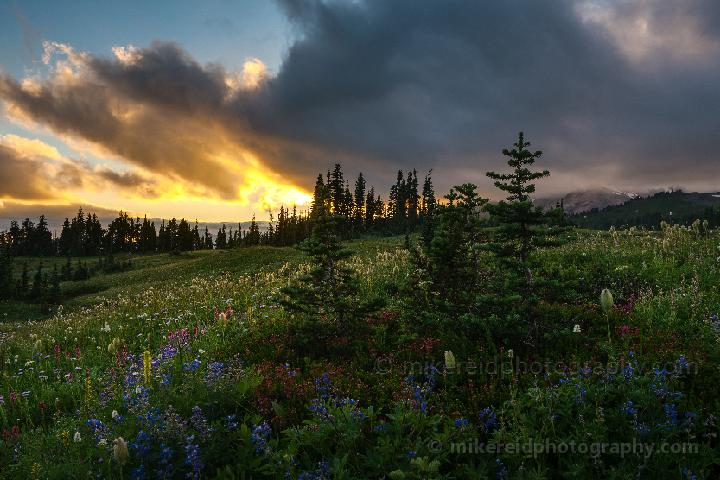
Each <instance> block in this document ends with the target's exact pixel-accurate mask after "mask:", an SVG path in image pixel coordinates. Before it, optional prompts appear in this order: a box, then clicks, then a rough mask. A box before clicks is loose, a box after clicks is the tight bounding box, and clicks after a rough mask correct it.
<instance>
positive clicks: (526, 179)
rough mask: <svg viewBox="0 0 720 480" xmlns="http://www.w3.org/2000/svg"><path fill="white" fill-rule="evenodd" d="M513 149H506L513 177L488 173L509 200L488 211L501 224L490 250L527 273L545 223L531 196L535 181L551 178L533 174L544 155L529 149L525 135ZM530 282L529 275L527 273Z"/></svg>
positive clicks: (505, 153)
mask: <svg viewBox="0 0 720 480" xmlns="http://www.w3.org/2000/svg"><path fill="white" fill-rule="evenodd" d="M513 146H514V148H512V149H503V152H502V153H503V155H505V156H506V157H508V161H507V163H508V165H509V166H510V167H511V168H512V171H511V172H510V173H496V172H488V173H487V176H488V177H490V178H491V179H493V180H495V186H496V187H497V188H499V189H500V190H502V191H503V192H506V193H507V194H508V195H507V198H506V199H505V200H502V201H500V202H498V203H497V204H495V205H488V207H487V210H488V211H489V212H490V214H491V215H493V217H494V219H495V220H496V221H497V223H498V225H499V226H498V230H497V232H496V233H497V234H496V238H495V241H494V242H493V243H492V244H491V249H492V250H493V251H494V252H495V253H496V255H497V256H498V257H500V258H501V259H503V260H505V261H510V262H512V263H514V265H515V267H517V268H520V269H522V270H525V269H527V268H528V265H527V261H528V258H529V256H530V253H531V252H532V251H533V249H534V248H535V247H536V239H538V238H539V237H542V235H543V232H542V230H541V228H540V227H541V226H543V225H544V224H545V223H546V217H545V213H544V212H543V210H542V209H541V208H539V207H535V206H534V205H533V202H532V199H531V197H530V195H531V194H532V193H534V192H535V184H534V183H533V182H534V181H535V180H538V179H540V178H544V177H547V176H549V175H550V172H548V171H547V170H543V171H532V170H530V167H532V165H533V164H534V163H535V160H536V159H538V158H540V156H542V152H541V151H539V150H538V151H535V152H531V151H530V150H528V149H527V147H529V146H530V142H526V141H525V137H524V135H523V133H522V132H520V133H519V134H518V141H517V142H516V143H514V144H513ZM527 277H528V278H527V279H528V282H530V280H531V278H530V271H529V270H528V271H527Z"/></svg>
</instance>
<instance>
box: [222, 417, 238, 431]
mask: <svg viewBox="0 0 720 480" xmlns="http://www.w3.org/2000/svg"><path fill="white" fill-rule="evenodd" d="M237 427H238V422H237V415H228V416H227V417H225V428H227V429H228V430H230V431H232V430H235V429H236V428H237Z"/></svg>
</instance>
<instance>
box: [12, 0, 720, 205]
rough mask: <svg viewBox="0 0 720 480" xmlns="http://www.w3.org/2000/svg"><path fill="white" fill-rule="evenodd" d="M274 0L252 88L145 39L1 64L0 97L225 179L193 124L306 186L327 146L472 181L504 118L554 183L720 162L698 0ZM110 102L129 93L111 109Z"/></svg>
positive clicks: (708, 41)
mask: <svg viewBox="0 0 720 480" xmlns="http://www.w3.org/2000/svg"><path fill="white" fill-rule="evenodd" d="M279 3H280V5H281V7H282V8H283V9H284V11H285V12H286V14H287V17H288V19H289V21H290V22H291V24H292V25H293V27H294V32H295V35H296V38H295V39H294V41H293V43H291V45H290V47H289V49H288V51H287V53H286V56H285V60H284V62H283V64H282V66H281V67H280V69H279V71H278V72H277V75H276V76H274V77H271V78H268V79H267V80H266V81H264V82H262V83H261V84H260V86H259V87H258V88H255V89H245V90H243V89H240V90H237V89H234V88H232V87H231V86H230V85H229V83H228V81H227V80H228V77H229V76H230V75H229V74H228V72H227V71H225V69H224V68H223V67H221V66H219V65H212V64H211V65H201V64H199V63H198V62H197V61H195V60H194V59H193V58H191V57H190V56H189V55H188V54H187V53H186V52H185V51H183V50H182V49H181V48H180V47H178V46H177V45H175V44H170V43H155V44H153V45H152V46H150V47H149V48H146V49H142V50H139V55H138V56H137V58H136V59H135V60H134V61H131V62H123V61H120V60H117V59H104V58H95V57H90V56H88V57H86V59H85V60H84V67H85V68H86V69H87V70H88V72H89V73H87V74H86V75H87V76H88V78H86V79H85V81H81V82H76V83H70V84H67V85H63V84H58V83H57V82H55V83H53V82H45V83H44V84H43V89H42V90H41V92H40V93H30V92H26V91H24V90H23V89H22V88H21V86H20V85H19V83H18V82H17V81H15V80H13V79H11V78H9V77H7V76H6V77H3V78H1V79H0V97H2V98H4V99H5V100H6V101H8V102H9V103H12V104H14V105H16V106H19V108H20V109H21V110H23V111H24V112H26V113H27V114H29V115H30V116H31V117H32V118H34V119H36V120H38V121H41V122H44V123H48V124H50V125H51V126H52V127H53V128H55V129H57V130H60V131H63V132H68V133H73V134H76V135H80V136H83V137H85V138H88V139H90V140H92V141H95V142H98V143H100V144H102V145H104V146H106V147H107V148H109V149H110V150H111V151H113V152H115V153H117V154H119V155H121V156H123V157H124V158H126V159H127V160H128V161H131V162H134V163H136V164H138V165H142V166H143V167H146V168H148V169H150V170H152V171H154V172H158V171H167V172H169V173H170V174H173V175H177V176H179V177H182V178H184V179H186V180H189V181H193V182H198V183H199V184H201V185H214V186H218V185H220V187H221V189H222V190H224V191H232V188H231V185H228V183H227V180H228V179H230V178H233V177H232V175H230V174H229V173H228V171H226V170H224V169H223V168H222V167H218V166H217V164H216V163H214V162H213V161H212V160H211V159H210V158H209V156H208V152H207V150H208V148H210V147H211V146H209V145H204V144H203V141H202V138H208V139H209V140H208V142H220V143H222V142H230V143H231V144H234V145H238V146H242V147H244V148H249V149H251V150H253V151H255V152H256V153H257V154H258V155H259V156H260V158H261V160H262V161H263V162H264V163H265V164H267V165H269V166H270V167H271V168H272V169H273V170H275V171H277V172H281V173H283V174H284V175H285V176H287V177H288V178H290V179H292V180H294V181H298V182H302V183H303V184H304V185H305V186H308V185H309V184H310V183H311V182H312V179H313V178H314V175H313V174H314V173H315V172H317V171H320V170H324V169H325V168H326V167H327V165H328V163H331V162H334V161H335V160H346V162H347V163H351V165H348V170H351V171H357V170H360V169H362V170H363V171H365V173H366V174H368V176H369V177H370V178H371V180H374V181H375V182H379V184H380V185H384V184H385V183H387V182H388V178H389V177H392V174H391V173H390V172H389V170H390V169H392V168H412V167H417V168H419V169H427V168H431V167H436V173H437V175H438V176H442V178H439V180H440V182H441V183H444V184H445V185H447V184H449V183H455V182H460V181H465V180H468V178H467V177H468V176H469V177H470V178H469V179H470V180H473V181H478V182H480V181H482V179H483V174H484V172H485V171H486V170H488V169H497V168H500V167H501V162H502V158H501V155H500V154H499V151H500V149H501V148H502V147H504V146H507V145H508V144H509V143H510V142H511V141H513V139H514V136H515V134H516V132H517V131H518V130H520V129H522V130H525V131H526V133H527V135H528V137H529V138H530V140H531V141H533V143H534V145H535V146H536V147H538V148H542V149H543V150H544V151H545V152H546V155H545V157H544V159H543V167H547V168H549V169H550V170H552V171H554V173H555V174H556V176H557V177H558V178H559V180H557V181H558V182H560V183H558V184H556V185H555V186H554V187H553V188H555V189H556V190H564V189H569V188H573V187H570V186H568V184H567V182H568V180H572V181H574V182H577V185H579V186H582V185H591V184H598V183H600V184H602V183H605V184H610V185H617V184H621V185H625V186H631V185H632V186H636V187H637V188H642V187H644V186H651V185H658V184H678V183H685V184H693V185H702V186H705V187H704V188H708V187H707V186H708V185H710V184H711V183H712V182H713V181H714V178H715V177H716V176H717V174H718V173H720V172H719V171H718V170H720V169H719V168H718V156H717V154H715V153H714V150H715V145H714V140H715V137H716V135H717V131H718V130H719V127H720V116H718V114H719V113H720V111H718V110H719V109H720V90H719V89H717V88H716V85H718V84H720V47H719V46H718V45H720V36H719V33H720V3H718V2H715V1H714V0H679V1H677V2H662V1H652V0H638V1H637V2H615V3H614V2H596V3H593V2H591V1H586V2H573V1H569V0H557V1H551V2H539V1H535V0H508V1H498V2H485V1H476V0H444V1H430V0H426V1H421V0H393V1H388V0H366V1H362V2H347V1H342V2H340V1H337V2H321V1H300V0H283V1H281V2H279ZM583 8H584V9H585V10H583ZM588 12H589V13H588ZM638 22H640V23H642V22H645V24H646V26H647V28H646V30H647V32H646V33H647V35H646V36H643V35H644V34H642V32H640V31H639V30H638V27H637V25H638V24H639V23H638ZM124 103H128V104H138V105H142V106H143V108H142V109H141V110H140V111H139V112H135V113H133V115H130V116H128V117H123V116H122V115H120V116H118V115H117V113H116V112H115V111H114V110H117V109H118V104H119V105H123V104H124ZM210 150H211V151H212V149H211V148H210Z"/></svg>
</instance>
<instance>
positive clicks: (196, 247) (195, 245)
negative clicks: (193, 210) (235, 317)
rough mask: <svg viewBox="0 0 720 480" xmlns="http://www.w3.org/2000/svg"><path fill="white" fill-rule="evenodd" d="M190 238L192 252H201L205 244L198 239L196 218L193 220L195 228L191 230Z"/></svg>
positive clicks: (198, 228)
mask: <svg viewBox="0 0 720 480" xmlns="http://www.w3.org/2000/svg"><path fill="white" fill-rule="evenodd" d="M192 238H193V250H202V249H203V247H204V246H205V243H204V242H203V239H202V238H200V225H198V221H197V218H196V219H195V226H194V227H193V230H192Z"/></svg>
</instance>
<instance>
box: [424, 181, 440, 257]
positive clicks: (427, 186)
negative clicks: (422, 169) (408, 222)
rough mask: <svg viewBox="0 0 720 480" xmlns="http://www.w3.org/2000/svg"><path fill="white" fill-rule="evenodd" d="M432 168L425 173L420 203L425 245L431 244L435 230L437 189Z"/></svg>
mask: <svg viewBox="0 0 720 480" xmlns="http://www.w3.org/2000/svg"><path fill="white" fill-rule="evenodd" d="M431 174H432V169H431V170H430V171H429V172H428V173H426V174H425V181H424V182H423V188H422V201H421V205H420V219H421V221H422V233H421V240H422V242H423V244H424V245H425V247H426V248H427V247H429V246H430V242H431V241H432V238H433V235H434V231H435V219H434V214H435V207H436V205H437V201H436V200H435V189H434V187H433V184H432V178H431V177H430V175H431Z"/></svg>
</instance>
